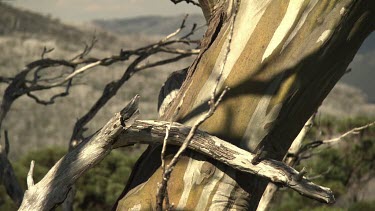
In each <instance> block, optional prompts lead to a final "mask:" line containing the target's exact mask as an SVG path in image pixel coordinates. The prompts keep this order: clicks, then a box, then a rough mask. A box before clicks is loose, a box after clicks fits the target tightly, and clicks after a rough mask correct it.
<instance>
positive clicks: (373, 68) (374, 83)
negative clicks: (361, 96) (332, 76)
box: [341, 33, 375, 103]
mask: <svg viewBox="0 0 375 211" xmlns="http://www.w3.org/2000/svg"><path fill="white" fill-rule="evenodd" d="M349 67H350V68H352V71H351V72H350V73H348V74H346V75H345V76H344V77H343V78H342V80H341V81H342V82H344V83H347V84H350V85H352V86H355V87H358V88H360V89H361V90H363V91H364V93H366V95H367V97H368V100H369V101H370V102H372V103H375V33H372V34H371V35H370V36H369V37H368V38H367V39H366V40H365V42H364V43H363V44H362V46H361V48H360V50H359V51H358V53H357V55H356V56H355V58H354V59H353V62H352V63H351V64H350V66H349Z"/></svg>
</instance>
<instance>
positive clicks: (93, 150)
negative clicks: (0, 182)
mask: <svg viewBox="0 0 375 211" xmlns="http://www.w3.org/2000/svg"><path fill="white" fill-rule="evenodd" d="M138 99H139V97H138V96H136V97H134V98H133V99H132V101H131V102H130V103H129V104H128V105H127V106H126V107H125V108H124V109H123V110H122V111H121V112H120V113H116V114H115V116H114V117H113V118H111V119H110V120H109V122H108V123H107V124H106V125H105V126H104V127H103V128H102V129H101V130H100V131H99V132H98V133H97V134H96V135H95V136H94V137H93V138H92V139H91V140H90V141H88V142H85V143H81V144H80V145H79V146H77V147H76V148H75V149H73V150H72V151H70V152H69V153H68V154H67V155H65V156H64V157H63V158H61V159H60V160H59V161H58V162H57V163H56V164H55V165H54V167H52V168H51V169H50V171H49V172H48V173H47V174H46V175H45V177H44V178H43V179H42V180H41V181H40V182H38V183H37V184H35V185H33V186H31V187H29V189H28V190H27V191H26V192H25V197H24V200H23V201H22V204H21V207H20V209H19V210H51V209H53V208H54V207H55V206H56V205H58V204H60V203H62V202H63V201H64V199H65V197H66V195H67V194H68V192H69V190H70V187H71V186H72V185H73V184H74V183H75V181H76V180H77V179H78V178H79V177H80V176H81V175H82V174H83V173H85V172H86V171H87V170H89V169H90V168H92V167H93V166H94V165H96V164H97V163H99V162H100V161H101V160H102V159H103V158H104V157H105V156H106V155H108V153H109V152H110V151H111V149H112V144H113V143H114V142H115V141H116V139H117V138H118V135H119V134H120V133H121V131H123V130H126V129H127V128H128V127H129V126H131V125H132V123H133V122H134V120H135V117H136V116H137V115H138V113H139V112H138Z"/></svg>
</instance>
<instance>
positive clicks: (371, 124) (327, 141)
mask: <svg viewBox="0 0 375 211" xmlns="http://www.w3.org/2000/svg"><path fill="white" fill-rule="evenodd" d="M373 125H375V121H374V122H370V123H368V124H366V125H363V126H361V127H356V128H353V129H351V130H349V131H347V132H346V133H344V134H342V135H340V136H339V137H336V138H332V139H327V140H323V141H322V144H332V143H335V142H338V141H340V140H342V139H343V138H345V137H347V136H350V135H356V134H358V133H359V132H361V131H363V130H365V129H367V128H370V127H372V126H373Z"/></svg>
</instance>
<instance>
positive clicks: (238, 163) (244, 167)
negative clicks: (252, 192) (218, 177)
mask: <svg viewBox="0 0 375 211" xmlns="http://www.w3.org/2000/svg"><path fill="white" fill-rule="evenodd" d="M169 124H170V122H163V121H151V120H149V121H145V120H143V121H142V120H139V121H136V122H135V123H134V124H133V125H132V126H131V127H129V129H127V130H126V131H124V132H123V133H121V134H120V136H119V138H118V140H117V141H116V142H115V144H114V148H118V147H122V146H128V145H131V144H135V143H143V144H155V143H163V140H164V137H165V128H166V127H167V125H169ZM190 129H191V128H190V127H187V126H184V125H182V124H179V123H173V124H172V126H171V129H170V131H169V138H168V139H167V141H168V144H172V145H177V146H179V145H181V144H182V143H183V142H184V140H185V138H186V137H187V135H188V133H189V131H190ZM188 147H189V149H192V150H194V151H196V152H199V153H202V154H204V155H206V156H208V157H211V158H214V159H215V160H218V161H220V162H222V163H225V164H227V165H228V166H230V167H232V168H234V169H237V170H240V171H242V172H247V173H251V174H256V175H258V176H261V177H264V178H267V179H268V180H270V181H272V182H274V183H277V184H279V185H283V186H286V187H289V188H291V189H293V190H295V191H297V192H298V193H300V194H301V195H304V196H307V197H310V198H313V199H316V200H318V201H322V202H325V203H333V202H334V201H335V199H334V196H333V193H332V191H331V190H330V189H329V188H325V187H321V186H319V185H316V184H314V183H312V182H310V181H308V180H307V179H306V178H304V177H303V178H299V177H300V176H299V175H300V174H299V172H298V171H296V170H295V169H293V168H291V167H290V166H288V165H286V164H285V163H283V162H280V161H276V160H264V161H261V162H260V163H258V164H256V165H254V164H252V162H251V161H252V160H253V159H254V157H255V156H256V155H255V154H253V153H250V152H248V151H245V150H243V149H241V148H238V147H236V146H234V145H232V144H230V143H228V142H226V141H224V140H221V139H219V138H217V137H215V136H212V135H209V134H207V133H205V132H203V131H197V132H196V134H195V135H194V137H193V140H192V141H191V143H190V144H189V146H188ZM299 179H300V180H299Z"/></svg>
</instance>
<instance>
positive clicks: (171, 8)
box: [0, 0, 200, 22]
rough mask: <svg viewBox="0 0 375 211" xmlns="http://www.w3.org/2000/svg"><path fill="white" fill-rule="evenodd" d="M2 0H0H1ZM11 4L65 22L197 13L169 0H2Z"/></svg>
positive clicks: (196, 10) (195, 10)
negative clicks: (49, 15)
mask: <svg viewBox="0 0 375 211" xmlns="http://www.w3.org/2000/svg"><path fill="white" fill-rule="evenodd" d="M0 1H1V0H0ZM3 1H6V2H9V3H11V4H13V5H14V6H17V7H21V8H26V9H29V10H32V11H37V12H41V13H42V14H51V15H52V17H57V18H60V19H61V20H65V21H68V22H76V21H79V22H85V21H88V20H92V19H110V18H123V17H134V16H143V15H166V16H167V15H175V14H183V13H199V12H200V9H199V8H198V7H197V6H193V5H191V4H186V3H180V4H177V5H175V4H173V3H172V2H171V1H169V0H3Z"/></svg>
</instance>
